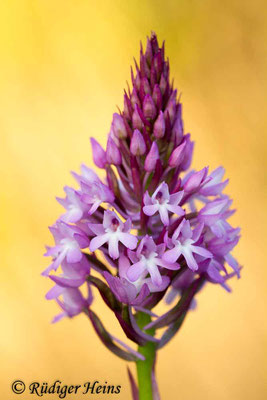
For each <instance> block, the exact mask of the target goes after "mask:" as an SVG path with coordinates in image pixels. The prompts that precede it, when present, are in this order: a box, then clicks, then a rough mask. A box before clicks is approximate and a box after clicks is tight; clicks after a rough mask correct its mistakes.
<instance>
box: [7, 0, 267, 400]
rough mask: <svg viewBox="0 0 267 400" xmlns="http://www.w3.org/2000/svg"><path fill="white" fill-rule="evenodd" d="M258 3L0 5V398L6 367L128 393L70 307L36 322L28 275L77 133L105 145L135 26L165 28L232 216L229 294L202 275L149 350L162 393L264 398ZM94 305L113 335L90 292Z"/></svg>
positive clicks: (42, 285) (175, 69) (199, 160)
mask: <svg viewBox="0 0 267 400" xmlns="http://www.w3.org/2000/svg"><path fill="white" fill-rule="evenodd" d="M264 3H265V2H264V1H260V0H254V1H250V0H247V1H244V0H224V1H219V0H202V1H197V0H191V1H188V0H176V1H175V0H174V1H170V0H165V1H159V0H151V1H131V0H129V1H119V0H113V1H103V0H98V1H96V2H95V1H91V0H76V1H74V0H28V1H27V0H17V1H13V0H6V1H5V0H3V1H1V3H0V58H1V61H0V138H1V142H0V149H1V157H0V168H1V171H0V177H1V190H0V196H1V207H0V234H1V245H0V256H1V268H0V276H1V290H0V309H1V317H0V321H1V330H0V349H1V374H0V382H1V389H0V392H1V398H5V399H10V400H12V399H15V398H16V399H17V398H18V396H16V395H14V394H12V392H11V390H10V385H11V382H12V381H13V380H15V379H22V380H24V381H25V383H26V384H29V383H30V382H32V381H38V380H39V381H41V382H43V381H48V382H49V383H50V384H52V383H53V382H54V380H56V379H60V380H61V381H62V382H63V383H67V384H69V385H70V384H81V383H83V382H86V381H88V380H89V381H93V380H95V379H97V380H99V381H100V382H102V383H103V382H104V381H108V383H110V384H111V383H113V384H121V385H122V392H121V394H120V395H119V396H118V395H117V396H116V398H120V399H123V400H125V399H126V400H128V399H130V391H129V383H128V380H127V374H126V365H125V364H123V362H122V361H120V360H119V359H117V358H116V357H115V356H113V355H112V354H111V353H109V352H108V351H107V350H106V349H105V348H104V347H103V345H102V344H101V343H100V342H99V340H98V338H97V337H96V335H95V333H94V332H93V330H92V329H91V326H90V324H89V322H88V321H87V320H86V318H85V317H84V316H82V315H81V316H79V317H77V318H75V319H73V320H67V319H65V320H63V321H61V322H60V323H58V324H56V325H52V324H50V321H51V319H52V317H53V315H55V314H56V313H57V312H58V308H57V306H56V304H54V303H49V302H47V301H45V299H44V295H45V293H46V291H47V290H48V289H49V288H50V287H51V284H50V282H49V281H48V280H46V279H44V278H42V277H41V276H40V272H41V271H42V270H43V269H44V268H45V267H46V266H47V263H48V259H45V258H43V256H42V255H43V253H44V245H45V244H52V239H51V237H50V234H49V232H48V229H47V226H48V225H51V224H52V223H53V222H54V221H55V219H56V218H57V217H58V215H59V214H60V213H61V208H60V206H59V205H58V203H57V202H56V201H55V196H56V195H57V196H61V195H62V194H63V190H62V187H63V186H64V185H65V184H70V185H72V184H73V183H74V182H73V180H72V178H71V176H70V174H69V171H70V170H77V169H78V168H79V165H80V164H81V162H85V163H87V164H88V165H89V166H90V165H92V161H91V150H90V146H89V141H88V138H89V137H90V136H95V137H96V138H97V139H99V140H100V142H102V143H103V144H104V143H105V140H106V135H107V132H108V130H109V126H110V122H111V117H112V113H113V112H115V111H116V105H119V106H120V105H122V93H123V88H124V87H125V86H126V80H129V78H130V69H129V68H130V64H132V60H133V56H135V57H137V56H138V51H139V41H140V40H143V42H144V41H145V38H146V35H148V34H149V33H150V31H151V30H155V31H156V32H157V34H158V36H159V39H160V40H163V39H165V40H166V52H167V54H168V56H169V58H170V65H171V75H172V77H173V78H174V80H175V85H176V86H177V87H178V88H179V90H180V91H181V92H182V101H183V104H184V121H185V127H186V130H187V131H189V132H191V134H192V136H193V138H194V139H195V141H196V148H195V157H194V164H193V165H194V167H196V168H202V167H203V166H206V165H210V167H211V168H214V167H216V166H218V165H224V166H225V168H226V170H227V177H229V178H230V184H229V186H228V189H227V190H228V193H229V194H230V195H231V196H232V197H233V198H234V206H235V207H236V208H237V213H236V215H235V216H234V217H233V218H232V223H233V225H234V226H237V225H240V226H241V227H242V239H241V241H240V244H239V245H238V247H237V249H236V250H235V255H236V257H237V258H238V259H239V261H240V263H241V264H242V265H244V269H243V272H242V279H241V280H232V281H231V286H232V288H233V293H232V294H227V293H226V292H224V291H223V290H222V289H221V288H219V287H215V286H212V285H209V286H208V287H207V288H206V290H205V291H203V293H201V295H199V296H198V309H197V311H196V312H192V313H191V314H190V315H189V316H188V318H187V320H186V322H185V324H184V326H183V329H182V330H181V332H180V333H179V335H178V336H177V337H176V338H175V339H174V340H173V341H172V342H171V343H170V344H169V345H168V346H167V347H166V348H165V349H164V350H163V351H161V352H160V354H159V360H158V366H157V373H158V381H159V385H160V390H161V394H162V399H168V400H176V399H181V400H192V399H195V398H198V399H199V400H201V399H205V400H226V399H227V400H241V399H242V400H246V399H252V398H253V399H255V400H261V399H264V398H266V395H267V394H266V391H264V332H266V326H265V325H264V301H265V300H266V299H265V297H264V296H265V290H264V289H265V286H264V269H265V260H266V256H265V254H266V253H265V251H266V247H265V246H264V239H263V238H264V233H265V232H264V223H263V218H264V201H265V200H266V192H265V191H264V169H265V171H266V165H265V164H264V161H265V158H264V156H265V154H264V144H265V143H264V137H265V136H266V129H265V128H266V124H264V106H263V104H264V103H263V96H264V93H266V85H264V66H265V67H266V64H265V62H264V61H265V60H264V45H263V43H264V35H265V32H264V25H265V22H264V19H263V18H264V11H266V9H265V10H264ZM265 38H266V37H265ZM265 50H266V48H265ZM264 64H265V65H264ZM265 72H266V70H265ZM265 76H266V75H265ZM264 125H265V126H264ZM264 250H265V251H264ZM96 308H97V310H98V312H99V313H102V315H103V314H105V316H104V317H103V319H104V320H105V321H106V325H107V326H109V327H110V329H112V330H113V333H114V334H118V332H119V331H120V329H119V327H118V325H117V323H116V322H115V321H114V320H113V317H112V315H110V314H109V312H107V310H106V308H105V306H103V304H102V300H101V299H99V301H97V304H96ZM265 350H266V348H265ZM265 354H266V353H265ZM131 368H132V370H134V365H132V366H131ZM265 372H266V371H265ZM32 397H33V396H32ZM83 397H85V396H81V395H80V396H69V397H68V398H71V399H72V400H74V399H77V400H81V399H82V398H83ZM114 397H115V395H114ZM19 398H20V399H21V400H27V399H28V398H29V394H27V393H25V394H24V395H21V396H19ZM43 398H44V400H45V399H54V398H57V397H56V396H54V397H53V396H52V395H50V396H44V397H43ZM97 398H98V399H100V400H101V399H102V398H103V399H106V398H107V397H106V396H104V395H102V396H101V395H98V396H97Z"/></svg>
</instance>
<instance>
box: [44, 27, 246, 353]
mask: <svg viewBox="0 0 267 400" xmlns="http://www.w3.org/2000/svg"><path fill="white" fill-rule="evenodd" d="M131 77H132V89H131V90H130V89H129V90H128V91H125V92H124V107H123V110H122V111H120V112H118V113H115V114H114V115H113V118H112V123H111V128H110V132H109V134H108V137H107V144H106V148H105V149H104V148H102V146H101V145H100V144H99V143H98V142H97V141H96V140H95V139H94V138H91V145H92V152H93V159H94V163H95V165H96V167H98V168H100V169H103V170H104V171H105V175H106V178H105V180H101V179H100V178H99V176H98V175H97V173H96V172H95V171H94V170H92V169H90V168H88V167H87V166H85V165H82V166H81V171H80V173H73V176H74V178H75V180H76V182H77V185H76V189H74V188H71V187H65V189H64V190H65V194H66V196H65V198H59V199H58V201H59V203H60V204H62V206H63V207H64V212H63V214H62V216H61V217H60V218H59V219H58V220H57V222H56V223H55V225H53V226H52V227H51V228H50V230H51V233H52V235H53V236H54V240H55V245H54V246H52V247H48V248H47V252H46V255H47V256H50V257H52V263H51V264H50V265H49V267H48V268H47V269H46V270H45V271H44V272H43V275H46V276H49V278H50V279H51V280H52V281H53V283H54V286H53V287H52V289H51V290H50V291H49V292H48V294H47V296H46V297H47V299H55V300H56V301H57V302H58V304H59V306H60V308H61V309H62V312H61V314H60V315H59V316H57V317H55V319H54V321H57V320H59V319H60V318H62V317H64V316H67V317H73V316H75V315H77V314H79V313H81V312H85V313H86V314H87V315H88V316H89V318H90V320H91V322H92V325H93V327H94V329H95V330H96V332H97V334H98V335H99V336H100V339H101V340H102V342H103V343H104V344H105V345H106V346H107V347H108V348H109V349H110V350H111V351H113V352H115V353H116V354H117V355H119V356H120V357H122V358H125V359H127V360H137V359H141V360H143V359H144V356H143V355H142V354H141V353H139V352H136V351H135V350H133V349H131V348H129V347H128V346H127V345H125V344H123V343H122V342H121V341H120V340H119V339H117V338H115V337H114V336H113V335H112V333H111V332H109V331H108V330H107V329H106V328H105V327H104V324H103V323H102V321H101V320H100V318H99V317H98V316H97V315H96V314H95V312H94V311H93V310H92V306H93V296H92V290H91V289H92V286H94V287H96V288H97V289H98V291H99V292H100V294H101V296H102V298H103V299H104V301H105V302H106V304H107V306H108V307H109V308H110V309H112V311H113V312H114V314H115V316H116V318H117V319H118V321H119V323H120V325H121V327H122V329H123V331H124V332H125V334H126V336H127V337H128V338H130V339H131V340H132V341H133V342H135V343H137V344H138V345H139V346H144V345H145V344H146V343H147V342H153V343H154V344H155V347H156V348H160V347H162V346H163V345H165V344H166V343H167V342H168V341H169V340H170V339H171V337H172V336H173V335H174V334H175V333H176V331H177V330H178V329H179V327H180V325H181V322H182V320H183V319H184V317H185V315H186V312H187V311H188V309H190V308H192V307H193V305H194V296H195V294H196V293H197V292H199V290H200V289H202V288H203V286H204V284H205V283H207V282H209V283H212V284H218V285H220V286H222V287H223V288H225V289H226V290H228V291H229V290H230V288H229V286H228V280H229V279H230V278H232V277H233V276H237V277H239V273H240V267H239V265H238V262H237V261H236V260H235V258H234V257H233V256H232V255H231V251H232V250H233V248H234V247H235V246H236V244H237V242H238V240H239V229H238V228H233V227H232V226H231V225H230V224H229V222H228V218H229V217H230V216H231V215H232V214H233V212H234V211H233V210H231V209H230V207H231V203H232V201H231V200H230V199H229V197H228V196H227V195H225V194H224V193H223V190H224V188H225V186H226V185H227V183H228V180H224V172H225V171H224V168H222V167H219V168H217V169H215V170H213V171H209V169H208V167H207V166H204V168H203V169H201V170H200V171H195V170H193V169H190V165H191V160H192V154H193V148H194V143H193V141H192V140H191V136H190V134H189V133H185V131H184V124H183V119H182V104H181V103H180V98H179V95H178V93H177V90H176V89H174V88H173V85H172V84H171V83H170V78H169V62H168V60H166V59H165V54H164V43H163V45H162V47H159V44H158V41H157V38H156V35H155V34H152V36H151V37H150V38H149V39H148V40H147V44H146V49H145V51H143V49H142V46H141V51H140V62H139V64H138V63H135V72H134V71H133V70H132V71H131ZM59 268H61V271H60V273H59V274H56V272H58V271H59ZM82 286H84V287H86V288H87V289H86V291H85V290H84V289H81V287H82ZM163 298H164V299H165V300H166V301H167V303H168V304H171V303H173V302H174V301H175V305H174V306H173V307H172V308H170V309H169V311H168V312H167V313H165V314H164V315H162V316H160V317H158V316H156V315H155V314H154V312H153V311H152V309H153V308H154V307H155V306H156V305H157V304H158V303H159V302H160V301H161V300H162V299H163ZM138 313H143V314H145V315H148V316H149V321H150V322H149V323H148V324H147V325H146V326H145V330H144V329H141V328H140V326H139V325H140V324H138V323H137V322H138V321H137V320H138V318H137V315H138ZM163 327H165V328H166V330H165V331H164V334H163V335H162V336H161V337H159V338H155V337H154V335H152V334H148V333H147V331H146V330H147V329H149V328H153V329H154V330H157V329H159V328H163Z"/></svg>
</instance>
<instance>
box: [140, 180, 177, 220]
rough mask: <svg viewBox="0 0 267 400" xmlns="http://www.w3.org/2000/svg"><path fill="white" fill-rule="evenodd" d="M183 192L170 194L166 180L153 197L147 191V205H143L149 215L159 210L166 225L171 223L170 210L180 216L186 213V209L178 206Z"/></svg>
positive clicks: (145, 201)
mask: <svg viewBox="0 0 267 400" xmlns="http://www.w3.org/2000/svg"><path fill="white" fill-rule="evenodd" d="M183 194H184V192H183V191H180V192H177V193H173V194H170V193H169V188H168V185H167V184H166V183H165V182H162V183H161V184H160V185H159V187H158V188H157V190H156V191H155V192H154V193H153V195H152V196H151V197H150V196H149V194H148V192H146V193H145V195H144V204H145V206H144V207H143V211H144V213H145V214H146V215H148V216H151V215H154V214H156V213H157V212H158V213H159V215H160V219H161V221H162V223H163V224H164V225H169V212H172V213H174V214H177V215H179V216H182V215H184V213H185V212H184V210H183V209H182V208H181V207H180V206H178V204H179V203H180V201H181V199H182V197H183Z"/></svg>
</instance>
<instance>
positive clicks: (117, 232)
mask: <svg viewBox="0 0 267 400" xmlns="http://www.w3.org/2000/svg"><path fill="white" fill-rule="evenodd" d="M89 227H90V229H91V230H92V231H93V232H94V233H95V235H96V236H95V237H94V238H93V239H92V240H91V242H90V247H89V248H90V250H91V251H95V250H97V249H99V248H100V247H101V246H103V245H104V244H105V243H107V244H108V252H109V255H110V257H111V258H113V259H116V258H118V257H119V255H120V253H119V242H121V243H122V244H123V245H124V246H125V247H127V248H128V249H131V250H133V249H135V248H136V245H137V237H136V236H134V235H132V234H131V233H129V232H130V230H131V220H130V219H127V221H126V222H125V223H123V222H122V221H121V220H120V219H119V217H118V216H117V214H115V212H114V211H110V210H107V211H105V212H104V219H103V224H89Z"/></svg>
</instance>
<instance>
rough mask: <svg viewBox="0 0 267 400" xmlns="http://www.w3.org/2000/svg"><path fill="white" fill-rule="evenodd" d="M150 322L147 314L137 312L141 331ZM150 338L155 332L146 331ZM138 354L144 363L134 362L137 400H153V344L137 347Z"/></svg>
mask: <svg viewBox="0 0 267 400" xmlns="http://www.w3.org/2000/svg"><path fill="white" fill-rule="evenodd" d="M150 321H151V317H150V316H149V315H148V314H145V313H143V312H139V313H138V314H137V323H138V325H139V327H140V328H141V329H143V328H144V326H146V325H147V324H148V323H149V322H150ZM146 333H148V334H149V335H151V336H154V334H155V330H154V329H148V330H147V331H146ZM138 352H139V353H141V354H143V356H144V357H145V360H144V361H141V360H138V361H136V368H137V378H138V387H139V400H153V390H152V380H151V377H152V368H153V364H154V360H155V355H156V345H155V343H152V342H148V343H147V344H145V345H144V346H139V347H138Z"/></svg>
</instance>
